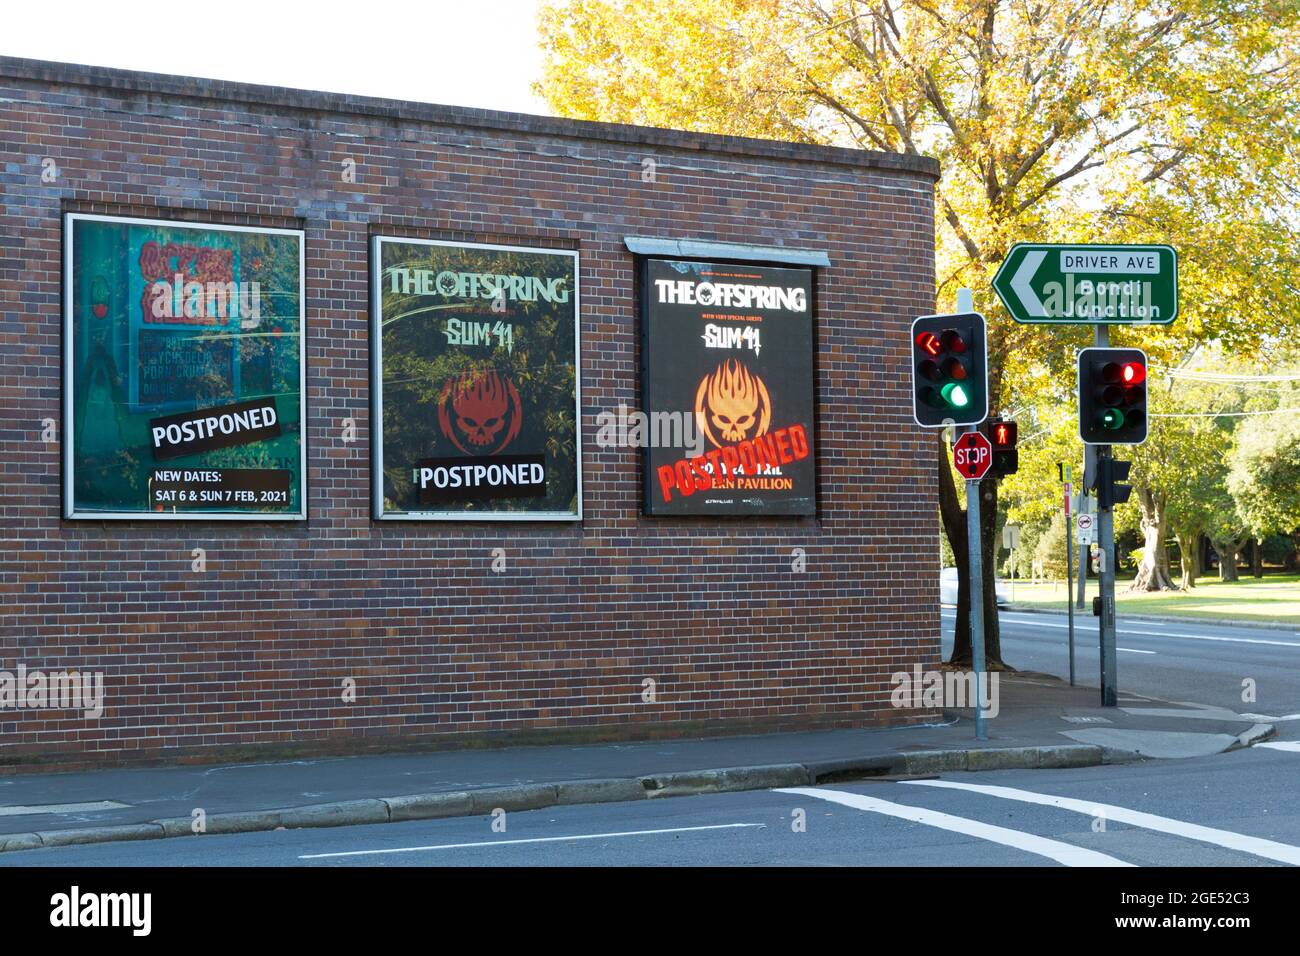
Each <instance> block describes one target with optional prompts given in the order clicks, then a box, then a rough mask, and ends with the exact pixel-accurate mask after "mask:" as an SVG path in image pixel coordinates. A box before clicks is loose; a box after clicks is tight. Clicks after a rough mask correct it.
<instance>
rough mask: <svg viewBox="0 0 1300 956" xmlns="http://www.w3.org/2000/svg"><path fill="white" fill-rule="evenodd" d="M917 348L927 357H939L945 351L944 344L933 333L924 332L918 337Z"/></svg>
mask: <svg viewBox="0 0 1300 956" xmlns="http://www.w3.org/2000/svg"><path fill="white" fill-rule="evenodd" d="M916 347H917V348H919V349H920V350H921V351H922V352H925V353H926V354H927V355H938V354H939V353H940V352H942V351H943V344H942V343H941V342H940V341H939V337H938V336H937V335H935V334H934V333H933V332H922V333H920V334H919V335H917V337H916Z"/></svg>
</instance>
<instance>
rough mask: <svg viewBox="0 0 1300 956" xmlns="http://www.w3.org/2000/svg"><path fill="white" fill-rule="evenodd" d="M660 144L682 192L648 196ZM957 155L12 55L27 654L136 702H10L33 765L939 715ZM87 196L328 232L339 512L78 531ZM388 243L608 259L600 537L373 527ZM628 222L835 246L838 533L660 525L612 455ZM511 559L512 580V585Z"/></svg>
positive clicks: (4, 369)
mask: <svg viewBox="0 0 1300 956" xmlns="http://www.w3.org/2000/svg"><path fill="white" fill-rule="evenodd" d="M646 157H650V158H653V159H654V160H655V163H656V164H657V181H656V182H653V183H646V182H643V181H642V175H641V173H642V161H643V159H645V158H646ZM47 158H49V159H53V160H54V162H55V163H56V164H57V168H58V177H57V179H56V180H55V181H54V182H43V181H42V170H43V160H45V159H47ZM346 159H353V160H355V162H356V182H355V183H347V182H344V181H343V178H342V177H341V176H340V171H341V169H342V163H343V162H344V160H346ZM936 171H937V170H936V166H935V164H934V163H933V162H932V161H930V160H924V159H913V158H906V157H900V156H891V155H884V154H873V153H864V152H857V151H848V150H835V149H825V148H810V147H803V146H795V145H792V144H782V143H768V142H762V141H755V140H744V139H736V138H729V137H714V136H702V135H694V134H685V133H677V132H669V131H661V130H649V129H641V128H635V127H623V126H613V125H606V124H594V123H578V122H571V121H563V120H555V119H544V118H540V117H530V116H522V115H515V114H505V113H492V112H485V111H481V110H468V109H458V108H447V107H435V106H427V105H422V104H412V103H400V102H393V101H387V100H376V99H369V98H358V97H344V96H335V95H327V94H319V93H304V92H301V91H292V90H280V89H271V88H266V87H254V86H246V85H241V84H231V83H224V82H211V81H202V80H192V79H184V78H178V77H166V76H158V75H152V74H139V73H130V72H124V71H117V70H106V69H99V68H87V67H74V66H65V65H59V64H50V63H40V62H35V61H26V60H16V59H0V191H2V192H0V600H2V601H3V607H2V608H0V670H5V671H9V672H13V671H15V670H16V668H17V667H18V666H19V665H20V664H25V665H26V666H27V667H28V668H31V669H43V670H46V671H52V670H60V669H69V668H77V669H88V670H101V671H103V672H104V673H105V675H106V687H107V694H106V703H107V708H106V710H105V713H104V715H103V716H102V717H101V718H100V719H98V720H91V719H87V718H86V717H85V716H84V715H83V714H81V713H80V712H74V711H54V710H44V711H42V710H28V709H21V710H0V763H8V764H31V763H32V762H34V761H42V760H58V761H65V762H68V761H75V762H115V761H120V760H134V759H155V758H160V757H164V758H165V757H172V758H179V757H186V756H196V755H197V756H200V757H203V758H217V757H223V758H229V757H237V756H243V755H247V754H249V753H253V752H255V753H259V754H266V753H270V752H282V751H283V752H291V751H302V752H328V751H356V750H360V749H365V748H370V747H393V746H404V745H420V746H429V745H442V744H451V743H465V742H473V743H482V742H485V741H498V740H518V741H522V740H537V739H541V740H559V739H568V740H573V739H592V738H605V737H633V736H649V735H657V734H684V733H698V732H701V731H707V732H739V731H746V730H760V729H768V728H776V727H796V726H808V727H812V726H828V725H853V726H863V725H869V724H874V723H888V722H897V721H905V720H916V719H919V718H921V717H926V716H931V715H928V714H918V713H916V712H900V711H897V710H894V709H893V708H891V707H890V706H889V701H888V697H889V689H890V687H889V682H888V679H889V675H890V674H891V673H892V672H894V671H895V670H898V669H901V668H903V667H910V666H911V665H912V664H913V663H915V662H918V661H919V662H921V663H923V664H928V663H932V662H933V661H935V660H936V659H937V657H938V642H937V633H938V629H939V620H938V609H937V600H936V598H937V577H938V524H937V517H936V511H937V509H936V507H935V502H934V498H933V495H932V494H931V493H930V491H929V489H931V488H933V486H934V485H933V483H934V471H935V463H934V446H933V443H932V442H931V441H927V440H926V439H927V436H926V435H923V434H922V433H921V431H920V430H919V429H917V428H916V427H915V426H914V424H913V423H912V419H911V413H910V408H909V405H908V395H907V385H908V383H907V381H906V380H905V375H906V370H907V362H906V358H905V356H906V354H907V353H906V351H905V349H906V345H907V335H906V327H907V324H908V323H909V322H910V321H911V319H912V318H913V317H914V316H916V315H920V314H924V313H926V312H930V311H932V306H933V298H934V273H933V270H934V259H933V221H934V220H933V182H934V175H935V173H936ZM72 211H80V212H100V213H113V214H123V215H135V216H142V217H155V218H174V219H186V218H191V219H201V220H206V221H217V222H223V223H235V224H248V225H268V226H283V227H292V228H302V229H304V230H305V231H306V266H307V272H306V286H307V303H306V314H307V321H308V338H307V362H308V368H307V383H308V396H307V397H308V402H309V403H310V404H309V406H308V416H307V418H308V421H307V425H308V431H307V435H308V442H309V462H308V464H309V469H308V480H309V499H308V506H309V520H308V521H307V522H305V523H298V524H286V523H272V522H267V523H260V522H216V521H206V522H205V521H194V522H182V523H171V522H167V523H153V522H147V521H140V522H132V521H119V522H94V521H76V522H68V521H64V520H62V519H61V507H60V505H61V502H60V481H61V479H60V471H61V450H60V445H59V443H58V441H57V440H56V441H54V442H49V443H47V442H43V441H42V436H41V432H42V421H43V420H45V419H54V420H55V421H56V422H57V421H60V419H61V410H60V383H61V357H60V349H61V308H62V306H61V298H60V296H61V281H62V270H61V261H60V253H61V242H62V238H61V234H62V223H61V214H62V213H63V212H72ZM379 231H382V232H384V233H385V234H390V235H409V236H421V237H430V238H447V239H463V240H471V241H480V242H510V243H517V244H527V245H539V246H556V247H562V248H576V249H578V250H580V252H581V282H582V316H581V329H582V361H583V368H582V395H583V408H582V414H583V429H584V436H585V447H584V448H583V458H584V462H585V470H584V513H585V516H584V520H583V521H582V522H581V523H573V524H563V523H562V524H551V523H546V524H543V523H533V524H527V523H521V524H508V525H503V524H501V523H480V524H476V523H447V522H441V523H428V524H425V523H385V524H379V523H376V522H374V521H372V520H371V518H370V513H369V501H368V494H369V487H370V472H369V439H370V435H369V431H368V422H369V391H368V380H369V371H368V355H369V352H368V315H367V309H368V288H367V261H368V248H367V246H368V244H367V239H368V236H369V235H371V234H373V233H375V232H379ZM625 235H641V236H662V237H670V238H682V237H690V238H700V239H712V240H720V241H729V242H740V243H752V244H760V245H786V246H794V247H815V248H822V249H825V250H826V251H827V253H828V254H829V256H830V258H831V262H832V265H831V267H830V268H829V269H824V270H818V275H817V295H816V301H817V306H818V314H817V318H816V323H817V324H816V332H817V341H816V382H817V412H818V420H817V434H816V445H815V447H816V450H817V467H818V503H819V513H818V516H817V517H816V518H807V519H760V520H748V519H730V520H698V519H696V520H686V519H647V518H645V517H642V516H641V515H640V504H641V489H640V471H639V468H638V457H637V453H636V452H635V451H634V450H614V449H609V450H602V449H599V448H597V447H596V446H595V445H594V442H593V438H594V435H595V433H596V428H595V416H596V414H597V413H599V412H600V411H602V410H606V409H613V408H615V407H617V406H618V405H619V404H620V403H626V404H628V405H629V406H633V407H635V406H637V405H638V404H639V394H640V383H639V381H638V372H637V356H638V337H637V334H636V333H637V330H636V322H635V308H634V302H633V272H634V268H633V267H634V262H633V257H632V256H631V254H630V253H628V252H627V250H626V249H625V248H624V246H623V242H622V239H623V237H624V236H625ZM347 418H351V419H354V420H355V422H356V425H357V428H358V440H357V441H356V442H354V443H345V442H344V441H343V440H342V438H341V434H342V422H343V420H344V419H347ZM193 548H204V549H205V550H206V552H207V570H206V572H204V573H201V574H199V573H194V572H193V571H192V570H191V559H190V554H191V549H193ZM494 548H504V549H505V551H506V555H507V559H508V569H509V573H507V574H505V575H502V574H494V573H493V572H492V569H491V560H492V550H493V549H494ZM795 548H802V549H804V551H805V553H806V556H807V567H806V570H805V571H804V572H802V573H798V572H795V571H793V570H792V564H791V562H792V558H791V553H792V550H793V549H795ZM349 677H351V678H354V679H355V681H356V687H357V699H356V702H355V703H347V702H345V701H344V700H343V682H344V680H345V679H346V678H349ZM646 678H651V679H653V680H654V681H655V682H656V685H657V695H656V696H657V701H656V702H654V703H646V702H644V701H643V700H642V687H643V681H644V680H645V679H646Z"/></svg>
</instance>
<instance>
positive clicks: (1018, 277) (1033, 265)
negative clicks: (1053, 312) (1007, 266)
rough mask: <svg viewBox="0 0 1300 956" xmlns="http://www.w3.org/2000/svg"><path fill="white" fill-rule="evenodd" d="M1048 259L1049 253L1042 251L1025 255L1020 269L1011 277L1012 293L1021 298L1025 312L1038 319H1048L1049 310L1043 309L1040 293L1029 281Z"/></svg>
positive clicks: (1036, 250)
mask: <svg viewBox="0 0 1300 956" xmlns="http://www.w3.org/2000/svg"><path fill="white" fill-rule="evenodd" d="M1046 258H1047V253H1046V252H1044V251H1043V250H1041V249H1035V250H1034V251H1033V252H1027V253H1025V259H1024V261H1023V262H1021V263H1020V268H1019V269H1017V270H1016V274H1015V275H1014V276H1012V277H1011V289H1012V291H1014V292H1015V294H1016V295H1018V296H1020V302H1021V304H1022V305H1023V306H1024V307H1025V311H1026V312H1027V313H1028V314H1029V315H1032V316H1033V317H1034V318H1036V319H1041V318H1046V316H1047V310H1046V309H1045V308H1043V302H1042V300H1041V299H1039V298H1038V293H1037V292H1035V291H1034V287H1033V286H1031V285H1030V284H1029V280H1031V279H1032V278H1033V277H1034V275H1035V274H1036V273H1037V272H1038V267H1039V266H1041V265H1042V264H1043V260H1044V259H1046Z"/></svg>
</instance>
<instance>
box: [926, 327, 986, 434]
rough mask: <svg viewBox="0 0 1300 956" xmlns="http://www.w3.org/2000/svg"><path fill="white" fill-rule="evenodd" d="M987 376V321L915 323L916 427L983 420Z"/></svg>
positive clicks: (972, 423)
mask: <svg viewBox="0 0 1300 956" xmlns="http://www.w3.org/2000/svg"><path fill="white" fill-rule="evenodd" d="M988 377H989V366H988V351H987V346H986V343H985V325H984V316H982V315H980V314H979V313H977V312H967V313H964V314H962V315H924V316H921V318H919V319H917V320H916V321H915V322H913V323H912V415H913V417H915V419H916V423H917V424H918V425H921V426H922V427H925V428H943V427H945V426H947V425H978V424H979V423H980V422H982V421H984V419H985V418H987V417H988V414H989V390H988Z"/></svg>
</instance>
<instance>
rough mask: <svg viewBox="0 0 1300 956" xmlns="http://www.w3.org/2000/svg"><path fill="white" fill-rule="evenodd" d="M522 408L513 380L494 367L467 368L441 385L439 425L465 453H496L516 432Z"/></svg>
mask: <svg viewBox="0 0 1300 956" xmlns="http://www.w3.org/2000/svg"><path fill="white" fill-rule="evenodd" d="M523 420H524V416H523V409H522V407H521V406H520V404H519V392H518V391H517V390H516V389H515V383H514V382H512V381H510V379H509V378H508V377H507V376H505V375H502V374H501V373H500V372H498V371H497V370H496V369H469V370H467V371H464V372H461V373H460V374H459V375H457V376H456V377H455V378H452V379H450V380H448V382H447V384H446V385H444V386H443V389H442V396H441V398H439V399H438V424H439V425H441V426H442V433H443V434H444V435H446V436H447V437H448V438H449V439H451V442H452V444H453V445H455V446H456V447H457V448H459V449H460V450H461V451H463V452H464V453H465V454H467V455H495V454H497V453H498V452H500V451H502V450H503V449H504V448H505V447H506V446H507V445H509V444H510V443H511V442H512V441H514V440H515V438H516V437H517V436H518V435H519V429H520V427H522V425H523V423H524V421H523Z"/></svg>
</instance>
